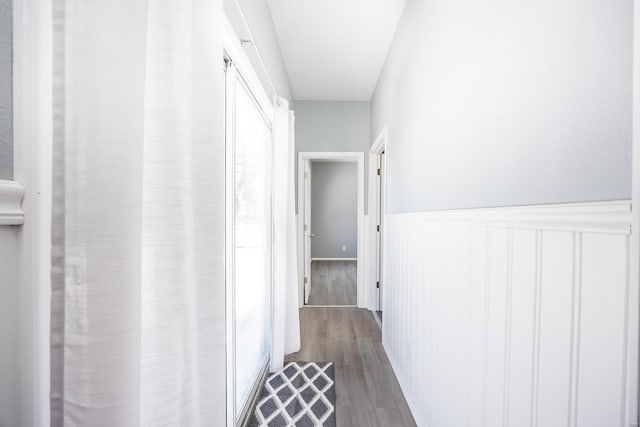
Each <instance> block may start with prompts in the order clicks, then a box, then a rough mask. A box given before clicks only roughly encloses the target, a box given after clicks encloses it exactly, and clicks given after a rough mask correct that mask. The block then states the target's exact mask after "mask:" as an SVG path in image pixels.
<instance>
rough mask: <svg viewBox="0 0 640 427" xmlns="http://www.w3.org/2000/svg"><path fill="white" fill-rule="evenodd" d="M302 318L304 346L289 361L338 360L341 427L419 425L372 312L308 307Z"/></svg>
mask: <svg viewBox="0 0 640 427" xmlns="http://www.w3.org/2000/svg"><path fill="white" fill-rule="evenodd" d="M300 322H301V334H302V349H301V350H300V351H299V352H298V353H295V354H292V355H289V356H287V358H286V361H287V362H290V361H317V362H324V361H327V362H334V364H335V368H336V417H337V425H338V427H348V426H354V427H369V426H380V427H404V426H415V425H416V424H415V421H414V419H413V417H412V415H411V412H410V410H409V407H408V406H407V402H406V401H405V399H404V396H403V394H402V391H401V390H400V385H399V384H398V381H397V379H396V377H395V375H394V373H393V370H392V369H391V365H390V364H389V359H388V358H387V355H386V353H385V351H384V349H383V348H382V343H381V335H380V328H379V327H378V325H377V324H376V321H375V319H374V318H373V315H372V313H371V312H369V311H367V310H364V309H358V308H353V307H336V308H333V307H331V308H325V307H305V308H302V309H301V310H300Z"/></svg>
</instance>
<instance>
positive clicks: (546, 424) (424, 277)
mask: <svg viewBox="0 0 640 427" xmlns="http://www.w3.org/2000/svg"><path fill="white" fill-rule="evenodd" d="M474 211H476V212H477V213H478V216H477V218H478V221H475V222H474V220H473V213H472V212H471V211H465V212H458V211H451V212H438V213H413V214H398V215H389V216H387V217H386V220H385V221H386V222H385V224H386V234H385V244H386V247H385V254H386V258H385V268H384V274H385V277H384V283H385V285H386V287H385V292H386V293H385V298H384V307H383V311H384V317H383V319H384V320H383V344H384V346H385V349H386V351H387V353H388V355H389V358H390V360H391V363H392V365H393V367H394V369H395V372H396V375H397V376H398V379H399V381H400V383H401V385H402V388H403V391H404V393H405V396H406V398H407V401H408V402H409V405H410V407H411V408H412V411H413V413H414V416H415V418H416V420H417V422H418V424H419V425H425V426H434V427H438V426H442V427H448V426H453V425H455V426H482V427H493V426H505V427H506V426H516V427H519V426H533V427H535V426H539V427H554V426H604V425H606V426H616V425H617V426H622V425H624V424H625V422H626V421H625V419H624V413H625V409H626V408H625V404H626V403H625V402H626V397H627V396H625V390H626V382H627V381H628V378H627V374H626V366H627V358H628V348H629V346H635V345H637V340H636V341H635V342H633V343H629V342H627V336H628V334H627V331H628V328H629V327H636V328H637V326H630V325H628V324H627V312H628V304H629V301H628V295H629V281H628V259H629V231H630V215H629V211H630V206H629V203H628V202H612V203H593V204H576V205H561V206H548V207H541V206H536V207H518V208H497V209H487V210H474ZM572 218H573V222H572ZM572 224H573V225H572ZM636 286H637V284H636ZM633 303H634V304H635V303H637V302H633ZM633 335H634V334H631V336H633ZM636 335H637V334H636Z"/></svg>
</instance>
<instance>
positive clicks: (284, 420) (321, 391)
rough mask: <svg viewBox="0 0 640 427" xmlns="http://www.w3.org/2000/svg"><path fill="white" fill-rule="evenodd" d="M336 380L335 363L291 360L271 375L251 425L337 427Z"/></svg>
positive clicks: (262, 426) (250, 426) (260, 426)
mask: <svg viewBox="0 0 640 427" xmlns="http://www.w3.org/2000/svg"><path fill="white" fill-rule="evenodd" d="M334 382H335V371H334V366H333V363H330V362H291V363H288V364H287V365H285V366H284V368H282V370H281V371H280V372H276V373H274V374H270V375H269V378H267V381H266V382H265V384H264V387H263V388H262V391H261V393H260V397H259V398H258V403H257V404H256V410H255V412H254V414H253V416H252V417H251V419H250V421H249V423H248V425H249V427H266V426H268V427H288V426H296V427H313V426H324V427H335V425H336V410H335V406H336V389H335V385H334Z"/></svg>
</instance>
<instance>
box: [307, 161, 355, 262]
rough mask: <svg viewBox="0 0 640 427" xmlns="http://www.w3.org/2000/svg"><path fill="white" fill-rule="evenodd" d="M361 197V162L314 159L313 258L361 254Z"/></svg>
mask: <svg viewBox="0 0 640 427" xmlns="http://www.w3.org/2000/svg"><path fill="white" fill-rule="evenodd" d="M357 196H358V164H357V163H355V162H330V161H314V162H311V232H312V233H313V234H314V235H315V237H314V238H313V239H311V257H312V258H356V257H357V255H358V251H357V249H358V199H357ZM343 246H344V247H345V250H344V251H343V250H342V248H343Z"/></svg>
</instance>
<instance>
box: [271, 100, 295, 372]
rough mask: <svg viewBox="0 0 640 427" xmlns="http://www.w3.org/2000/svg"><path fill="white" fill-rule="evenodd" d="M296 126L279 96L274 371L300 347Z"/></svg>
mask: <svg viewBox="0 0 640 427" xmlns="http://www.w3.org/2000/svg"><path fill="white" fill-rule="evenodd" d="M294 126H295V123H294V115H293V112H292V111H289V104H288V102H287V101H285V100H283V99H279V100H277V101H276V106H275V112H274V119H273V140H274V191H273V196H274V203H273V205H274V212H273V214H274V216H273V224H274V275H273V277H274V298H273V301H274V305H273V341H272V346H271V366H270V370H271V372H274V371H277V370H279V369H281V368H282V366H283V363H284V356H285V354H289V353H294V352H296V351H298V350H299V349H300V319H299V313H298V262H297V257H298V251H297V237H296V217H295V189H294V186H295V182H294V165H295V163H294V162H295V136H294V135H295V132H294Z"/></svg>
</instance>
